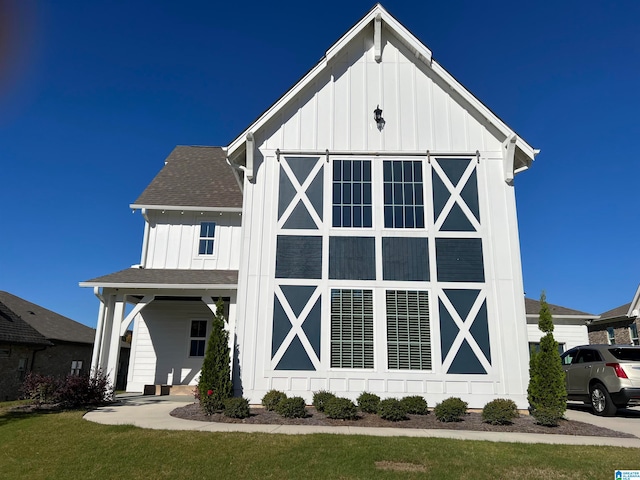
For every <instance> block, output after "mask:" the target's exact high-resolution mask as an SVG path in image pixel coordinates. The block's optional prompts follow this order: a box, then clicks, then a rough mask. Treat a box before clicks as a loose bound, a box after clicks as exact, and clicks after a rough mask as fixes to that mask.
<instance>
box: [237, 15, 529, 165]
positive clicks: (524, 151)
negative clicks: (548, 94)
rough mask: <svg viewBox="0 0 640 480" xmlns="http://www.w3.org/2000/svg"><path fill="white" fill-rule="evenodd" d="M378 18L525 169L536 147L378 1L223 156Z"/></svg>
mask: <svg viewBox="0 0 640 480" xmlns="http://www.w3.org/2000/svg"><path fill="white" fill-rule="evenodd" d="M378 20H379V21H380V22H381V24H383V25H384V27H385V28H386V31H389V32H390V33H391V34H392V35H393V36H394V37H396V38H397V39H398V40H399V41H400V42H402V43H403V44H404V45H405V46H406V47H407V48H408V49H409V50H410V51H411V52H412V53H413V54H414V55H415V57H416V58H417V59H418V60H419V61H422V62H423V63H424V64H425V65H427V66H428V67H429V68H430V69H431V70H432V71H433V72H434V73H435V74H436V75H438V76H439V77H440V79H442V80H443V81H444V82H445V83H446V84H448V85H449V87H450V88H451V90H453V91H455V92H456V93H457V94H458V95H460V97H462V98H463V99H464V100H465V101H466V102H468V103H469V105H470V107H471V108H473V109H474V110H475V111H477V113H478V114H479V115H481V116H482V117H484V118H486V119H487V120H488V122H489V123H491V124H492V125H493V126H494V127H495V128H496V129H497V130H498V131H500V132H501V133H502V134H503V135H504V137H505V139H514V141H515V153H514V165H513V170H515V171H516V173H517V172H518V171H521V170H525V169H527V168H528V167H529V166H530V164H531V162H532V161H533V159H534V157H535V156H536V155H537V153H538V150H536V149H534V148H533V147H532V146H530V145H529V144H528V143H526V142H525V141H524V140H523V139H522V138H520V137H519V136H517V135H516V133H515V132H514V131H513V130H512V129H511V128H509V127H508V126H507V125H506V124H505V123H504V122H503V121H502V120H501V119H500V118H499V117H498V116H497V115H496V114H495V113H493V112H492V111H491V110H490V109H489V108H487V107H486V106H485V105H484V104H483V103H482V102H481V101H480V100H478V99H477V98H476V97H475V96H474V95H472V94H471V93H470V92H469V91H468V90H467V89H466V88H465V87H464V86H463V85H462V84H461V83H460V82H458V81H457V80H456V79H455V78H453V77H452V76H451V74H449V72H447V71H446V70H445V69H444V68H442V66H440V65H439V64H438V63H437V62H436V61H435V60H433V58H432V54H431V50H429V48H427V47H426V46H425V45H424V44H423V43H422V42H421V41H420V40H418V38H417V37H415V36H414V35H413V34H412V33H411V32H410V31H409V30H407V29H406V28H405V27H404V26H403V25H402V24H401V23H400V22H398V21H397V20H396V19H395V18H394V17H393V16H392V15H391V14H389V13H388V12H387V11H386V10H385V9H384V8H383V7H382V5H380V4H379V3H378V4H376V5H375V6H374V7H373V8H372V9H371V10H370V11H369V12H368V13H367V14H366V15H365V16H364V17H363V18H362V19H361V20H360V21H358V22H357V23H356V24H355V25H354V26H353V27H352V28H351V29H349V31H347V33H345V34H344V35H343V36H342V37H340V39H339V40H338V41H337V42H336V43H334V45H333V46H331V47H330V48H329V49H328V50H327V51H326V53H325V55H324V57H323V58H321V59H320V61H319V62H318V63H317V64H316V66H315V67H313V68H312V69H311V70H309V72H307V73H306V74H305V75H304V76H303V77H302V78H301V79H300V80H299V81H298V82H297V83H296V84H295V85H294V86H293V87H291V88H290V89H289V90H288V91H287V92H286V93H285V94H284V95H282V96H281V97H280V98H279V99H278V100H277V101H276V102H275V103H274V104H273V105H272V106H271V107H269V108H268V109H267V110H266V111H265V112H264V113H263V114H262V115H260V116H259V117H258V118H257V119H256V120H255V121H254V122H253V123H252V124H251V125H249V127H247V128H246V129H245V130H244V131H243V132H242V133H241V134H240V135H239V136H238V137H237V138H236V139H235V140H233V141H232V142H231V143H230V144H229V146H228V147H227V156H228V157H229V158H230V159H233V160H234V161H235V160H236V159H237V158H238V157H239V156H240V155H242V153H243V152H244V150H245V149H246V140H247V138H248V135H250V134H251V135H253V133H255V132H256V131H257V130H258V129H260V128H262V127H263V126H264V125H265V124H266V123H267V122H269V121H270V120H271V119H272V118H274V117H275V116H276V115H277V114H278V113H279V112H280V111H281V110H282V109H283V108H285V107H286V105H287V104H288V103H289V102H290V101H291V100H292V99H293V98H294V97H295V96H296V95H297V94H298V93H299V92H301V91H302V90H303V89H304V88H305V87H306V86H307V85H309V84H310V83H312V82H313V81H314V79H316V78H317V77H318V76H319V75H321V74H322V73H323V72H324V70H325V69H327V68H328V66H329V63H330V62H331V60H332V59H334V58H335V57H336V56H337V55H338V54H339V53H340V52H341V51H343V50H344V48H345V47H346V46H347V44H349V42H350V41H351V40H352V39H354V38H355V37H356V35H358V34H359V33H360V32H362V31H363V30H364V29H365V28H368V27H369V26H370V25H371V24H372V23H373V22H376V21H378Z"/></svg>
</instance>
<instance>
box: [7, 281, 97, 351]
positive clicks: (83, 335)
mask: <svg viewBox="0 0 640 480" xmlns="http://www.w3.org/2000/svg"><path fill="white" fill-rule="evenodd" d="M0 302H1V303H2V304H4V305H5V306H6V308H8V309H9V310H10V311H11V312H12V313H13V314H14V315H16V316H18V317H20V318H21V319H22V320H23V321H25V322H26V323H28V324H29V325H30V326H31V327H32V328H33V329H34V330H36V331H37V332H38V333H40V334H41V335H42V336H43V337H44V338H46V339H48V340H54V341H55V340H61V341H65V342H75V343H90V344H92V345H93V341H94V339H95V334H96V331H95V330H94V329H93V328H91V327H87V326H86V325H83V324H81V323H78V322H76V321H75V320H71V319H70V318H68V317H65V316H63V315H60V314H58V313H55V312H52V311H51V310H47V309H46V308H44V307H41V306H40V305H36V304H35V303H31V302H28V301H26V300H24V299H22V298H20V297H16V296H15V295H12V294H10V293H8V292H3V291H0Z"/></svg>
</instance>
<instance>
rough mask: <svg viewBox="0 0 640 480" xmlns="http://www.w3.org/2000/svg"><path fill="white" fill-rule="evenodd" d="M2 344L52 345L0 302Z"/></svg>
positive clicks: (0, 336) (0, 340)
mask: <svg viewBox="0 0 640 480" xmlns="http://www.w3.org/2000/svg"><path fill="white" fill-rule="evenodd" d="M0 343H18V344H23V345H25V344H26V345H51V342H50V341H48V340H47V339H46V338H44V337H43V336H42V335H41V334H40V333H38V331H37V330H36V329H35V328H33V327H32V326H31V325H29V324H28V323H27V322H25V321H24V320H22V318H20V316H19V315H16V314H15V313H14V312H13V311H12V310H11V309H10V308H9V307H7V306H6V305H5V304H4V303H2V302H0Z"/></svg>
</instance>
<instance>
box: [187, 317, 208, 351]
mask: <svg viewBox="0 0 640 480" xmlns="http://www.w3.org/2000/svg"><path fill="white" fill-rule="evenodd" d="M206 339H207V321H206V320H192V321H191V333H190V338H189V356H190V357H204V350H205V346H206Z"/></svg>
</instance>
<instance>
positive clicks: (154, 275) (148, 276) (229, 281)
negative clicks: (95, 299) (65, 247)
mask: <svg viewBox="0 0 640 480" xmlns="http://www.w3.org/2000/svg"><path fill="white" fill-rule="evenodd" d="M237 285H238V271H237V270H178V269H174V270H171V269H161V268H127V269H126V270H120V271H119V272H115V273H110V274H109V275H104V276H102V277H97V278H93V279H91V280H87V281H85V282H80V286H81V287H111V288H123V287H129V288H170V287H175V288H203V287H206V288H237Z"/></svg>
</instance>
